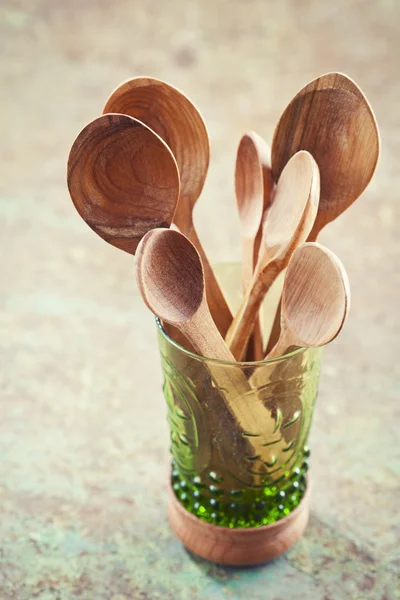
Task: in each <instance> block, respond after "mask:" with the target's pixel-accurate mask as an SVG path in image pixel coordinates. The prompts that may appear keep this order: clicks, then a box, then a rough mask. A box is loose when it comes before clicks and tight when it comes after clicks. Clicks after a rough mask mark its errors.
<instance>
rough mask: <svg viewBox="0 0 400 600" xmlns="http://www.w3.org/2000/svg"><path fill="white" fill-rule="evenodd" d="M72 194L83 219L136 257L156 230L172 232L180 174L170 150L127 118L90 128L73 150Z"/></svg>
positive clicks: (105, 118) (107, 119)
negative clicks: (144, 237) (155, 228)
mask: <svg viewBox="0 0 400 600" xmlns="http://www.w3.org/2000/svg"><path fill="white" fill-rule="evenodd" d="M68 188H69V192H70V195H71V198H72V201H73V203H74V205H75V207H76V209H77V211H78V212H79V214H80V215H81V217H82V219H83V220H84V221H86V223H87V224H88V225H89V227H91V228H92V229H93V231H95V232H96V233H97V234H98V235H99V236H100V237H101V238H103V239H104V240H106V242H109V243H110V244H112V245H113V246H116V247H117V248H120V249H121V250H125V251H126V252H129V253H131V254H135V251H136V248H137V245H138V243H139V242H140V240H141V239H142V237H143V236H144V234H145V233H147V232H148V231H149V230H150V229H152V228H153V227H168V226H169V225H170V224H171V221H172V217H173V215H174V212H175V208H176V206H177V202H178V198H179V172H178V167H177V164H176V161H175V159H174V156H173V154H172V152H171V150H170V149H169V148H168V146H167V144H166V143H165V142H164V141H163V140H162V139H161V138H160V137H159V136H158V135H157V134H156V133H154V131H152V130H151V129H149V127H147V126H146V125H144V124H143V123H141V122H140V121H137V120H136V119H133V118H132V117H129V116H127V115H111V114H110V115H104V116H102V117H99V118H98V119H95V120H94V121H92V122H91V123H89V124H88V125H87V126H86V127H85V128H84V129H83V130H82V131H81V132H80V134H79V135H78V137H77V138H76V140H75V142H74V143H73V145H72V148H71V151H70V154H69V158H68Z"/></svg>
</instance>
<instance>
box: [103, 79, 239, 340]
mask: <svg viewBox="0 0 400 600" xmlns="http://www.w3.org/2000/svg"><path fill="white" fill-rule="evenodd" d="M109 112H117V113H124V114H127V115H130V116H132V117H135V118H137V119H139V120H140V121H143V123H145V124H146V125H147V126H148V127H150V128H151V129H153V131H155V132H156V133H157V134H158V135H159V136H160V137H161V138H162V139H163V140H164V141H165V142H166V144H167V145H168V146H169V148H170V149H171V150H172V153H173V155H174V156H175V158H176V162H177V164H178V167H179V174H180V181H181V190H180V197H179V203H178V207H177V210H176V212H175V215H174V223H176V225H177V226H178V227H179V229H180V231H181V232H182V233H183V234H184V235H186V237H188V238H189V239H190V241H191V242H192V243H193V244H194V245H195V246H196V248H197V250H198V252H199V254H200V256H201V260H202V262H203V267H204V274H205V280H206V291H207V300H208V305H209V307H210V311H211V314H212V317H213V319H214V321H215V323H216V324H217V327H218V329H219V331H220V332H221V334H222V335H225V334H226V332H227V330H228V327H229V325H230V324H231V322H232V314H231V312H230V309H229V307H228V304H227V302H226V300H225V297H224V295H223V293H222V291H221V288H220V286H219V284H218V281H217V279H216V277H215V274H214V271H213V269H212V267H211V265H210V262H209V260H208V259H207V256H206V255H205V252H204V249H203V247H202V245H201V242H200V240H199V238H198V236H197V233H196V230H195V228H194V225H193V208H194V206H195V203H196V201H197V199H198V197H199V195H200V192H201V191H202V189H203V186H204V182H205V178H206V175H207V170H208V164H209V161H210V142H209V138H208V134H207V129H206V126H205V123H204V121H203V118H202V116H201V115H200V113H199V111H198V110H197V108H196V107H195V106H194V104H193V103H192V102H191V101H190V100H189V98H187V97H186V96H185V95H184V94H183V93H182V92H180V91H179V90H177V89H176V88H175V87H173V86H172V85H169V84H168V83H165V82H164V81H161V80H159V79H154V78H151V77H136V78H135V79H131V80H129V81H126V82H125V83H122V84H121V85H120V86H119V87H117V89H116V90H114V92H113V93H112V94H111V96H110V97H109V99H108V100H107V102H106V105H105V107H104V110H103V113H109Z"/></svg>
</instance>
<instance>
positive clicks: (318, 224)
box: [271, 73, 380, 241]
mask: <svg viewBox="0 0 400 600" xmlns="http://www.w3.org/2000/svg"><path fill="white" fill-rule="evenodd" d="M379 149H380V140H379V131H378V126H377V123H376V119H375V115H374V113H373V111H372V108H371V106H370V104H369V102H368V100H367V99H366V97H365V96H364V94H363V93H362V91H361V90H360V88H359V87H358V86H357V85H356V84H355V83H354V81H352V80H351V79H350V78H349V77H347V76H346V75H343V74H342V73H328V74H326V75H322V76H321V77H318V78H317V79H314V80H313V81H311V82H310V83H309V84H308V85H306V86H305V87H304V88H303V89H301V90H300V91H299V92H298V94H296V96H295V97H294V98H293V100H292V101H291V102H290V104H289V105H288V106H287V108H286V109H285V111H284V112H283V114H282V116H281V118H280V119H279V122H278V125H277V126H276V129H275V132H274V136H273V140H272V152H271V161H272V171H273V174H274V178H275V181H277V180H278V179H279V176H280V174H281V172H282V170H283V169H284V167H285V165H286V163H287V162H288V160H289V159H290V157H291V156H293V154H295V153H296V152H298V151H299V150H308V151H309V152H310V153H311V154H312V156H313V157H314V158H315V160H316V162H317V164H318V167H319V170H320V174H321V198H320V203H319V209H318V214H317V217H316V219H315V223H314V227H313V229H312V231H311V233H310V235H309V241H315V240H316V239H317V237H318V234H319V232H320V231H321V229H322V228H323V227H324V226H325V225H326V224H327V223H330V222H331V221H333V220H334V219H336V217H338V216H339V215H340V214H341V213H342V212H343V211H344V210H346V209H347V208H348V207H349V206H350V205H351V204H352V203H353V202H354V201H355V200H357V198H358V197H359V196H360V195H361V194H362V192H363V191H364V190H365V188H366V187H367V185H368V183H369V182H370V180H371V177H372V175H373V174H374V171H375V168H376V165H377V162H378V158H379Z"/></svg>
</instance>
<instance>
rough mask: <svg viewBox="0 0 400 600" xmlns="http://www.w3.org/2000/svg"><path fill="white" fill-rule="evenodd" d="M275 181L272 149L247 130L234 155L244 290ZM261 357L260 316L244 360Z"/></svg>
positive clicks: (244, 290) (253, 264)
mask: <svg viewBox="0 0 400 600" xmlns="http://www.w3.org/2000/svg"><path fill="white" fill-rule="evenodd" d="M273 185H274V180H273V178H272V171H271V150H270V147H269V146H268V144H267V143H266V142H265V141H264V140H263V139H262V138H261V137H260V136H259V135H257V134H256V133H254V132H250V133H246V134H245V135H244V136H243V137H242V138H241V140H240V143H239V147H238V150H237V155H236V168H235V188H236V201H237V206H238V211H239V218H240V225H241V243H242V265H243V292H244V293H246V291H247V290H248V288H249V285H250V283H251V280H252V278H253V272H254V268H255V266H256V263H257V258H258V252H259V249H260V244H261V237H262V227H261V222H262V217H263V214H264V212H265V210H266V208H267V206H268V204H269V203H270V201H271V193H272V189H273ZM262 358H263V340H262V332H261V324H260V319H259V318H258V319H257V320H256V323H255V325H254V329H253V335H252V337H251V339H250V342H249V346H248V349H247V354H246V360H250V361H253V360H261V359H262Z"/></svg>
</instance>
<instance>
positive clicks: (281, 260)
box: [226, 151, 319, 360]
mask: <svg viewBox="0 0 400 600" xmlns="http://www.w3.org/2000/svg"><path fill="white" fill-rule="evenodd" d="M318 200H319V171H318V167H317V163H316V162H315V160H314V159H313V157H312V156H311V154H309V153H308V152H304V151H301V152H298V153H297V154H295V155H294V156H293V157H292V158H291V160H290V161H289V162H288V164H287V165H286V167H285V169H284V170H283V171H282V174H281V176H280V178H279V181H278V184H277V187H276V190H275V195H274V198H273V201H272V204H271V206H270V208H269V209H268V211H267V213H266V217H265V220H264V224H263V237H262V242H261V248H260V253H259V257H258V262H257V265H256V268H255V270H254V274H253V279H252V282H251V285H250V287H249V290H248V292H247V294H246V296H245V298H244V300H243V302H242V305H241V307H240V309H239V312H238V313H237V314H236V315H235V318H234V320H233V322H232V325H231V327H230V328H229V331H228V335H227V337H226V342H227V344H228V346H229V348H230V350H231V352H232V354H233V355H234V356H235V358H236V360H242V357H243V354H244V351H245V349H246V345H247V342H248V340H249V336H250V335H251V331H252V327H253V324H254V320H255V318H256V316H257V313H258V310H259V308H260V305H261V302H262V301H263V298H264V296H265V294H266V293H267V291H268V290H269V288H270V286H271V285H272V283H273V282H274V281H275V279H276V277H277V276H278V275H279V273H280V272H281V271H282V270H283V269H284V268H285V267H286V265H287V263H288V262H289V259H290V257H291V255H292V254H293V252H294V250H295V249H296V248H297V246H299V245H300V244H302V243H303V242H305V240H306V239H307V236H308V235H309V233H310V231H311V228H312V226H313V223H314V219H315V215H316V213H317V209H318Z"/></svg>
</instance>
